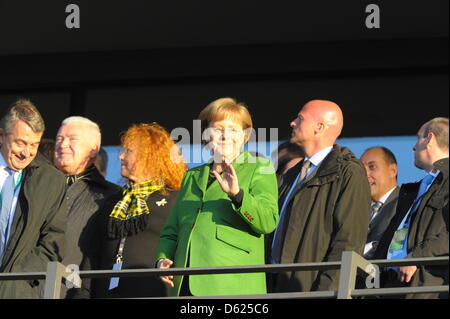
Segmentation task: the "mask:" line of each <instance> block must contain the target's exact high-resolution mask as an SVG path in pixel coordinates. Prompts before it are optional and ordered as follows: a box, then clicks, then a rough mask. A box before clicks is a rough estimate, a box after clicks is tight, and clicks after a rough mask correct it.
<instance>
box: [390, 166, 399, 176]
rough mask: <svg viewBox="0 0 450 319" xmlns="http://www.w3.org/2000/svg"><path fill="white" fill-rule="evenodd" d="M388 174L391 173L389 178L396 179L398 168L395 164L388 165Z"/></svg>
mask: <svg viewBox="0 0 450 319" xmlns="http://www.w3.org/2000/svg"><path fill="white" fill-rule="evenodd" d="M389 172H390V173H391V177H396V176H397V175H398V166H397V164H390V165H389Z"/></svg>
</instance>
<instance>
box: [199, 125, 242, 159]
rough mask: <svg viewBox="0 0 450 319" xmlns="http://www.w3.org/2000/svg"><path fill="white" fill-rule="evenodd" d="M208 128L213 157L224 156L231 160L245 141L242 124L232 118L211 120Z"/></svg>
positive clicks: (220, 157) (239, 151)
mask: <svg viewBox="0 0 450 319" xmlns="http://www.w3.org/2000/svg"><path fill="white" fill-rule="evenodd" d="M208 129H209V130H210V145H211V147H212V150H213V152H214V157H215V159H216V160H217V159H223V158H225V159H226V160H227V161H229V162H232V161H233V160H234V159H235V158H236V157H237V156H238V155H239V154H240V153H241V149H242V147H243V146H244V143H245V132H244V130H243V128H242V125H241V124H240V123H237V122H234V121H232V120H222V121H217V122H212V123H211V124H210V126H209V128H208Z"/></svg>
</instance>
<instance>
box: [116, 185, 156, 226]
mask: <svg viewBox="0 0 450 319" xmlns="http://www.w3.org/2000/svg"><path fill="white" fill-rule="evenodd" d="M163 187H164V186H163V185H160V184H157V183H155V182H154V181H147V182H142V183H134V182H131V181H130V182H129V183H128V184H127V185H126V186H125V187H124V189H123V198H122V199H121V200H120V201H119V202H118V203H117V204H116V206H114V209H113V210H112V212H111V214H110V215H109V217H112V218H116V219H119V220H128V219H130V218H133V217H137V216H140V215H144V214H147V215H148V214H150V210H149V209H148V206H147V202H146V201H145V200H146V199H147V197H148V196H149V195H150V194H153V193H154V192H157V191H159V190H161V189H162V188H163Z"/></svg>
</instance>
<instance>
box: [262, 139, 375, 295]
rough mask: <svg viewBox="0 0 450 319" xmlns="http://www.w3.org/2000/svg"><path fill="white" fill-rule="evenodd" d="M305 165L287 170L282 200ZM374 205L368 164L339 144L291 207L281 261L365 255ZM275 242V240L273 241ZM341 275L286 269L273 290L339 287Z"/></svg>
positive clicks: (304, 185) (281, 194) (300, 190)
mask: <svg viewBox="0 0 450 319" xmlns="http://www.w3.org/2000/svg"><path fill="white" fill-rule="evenodd" d="M301 165H303V161H302V162H300V163H299V164H297V165H296V166H294V167H293V168H292V169H291V170H289V172H288V173H287V174H288V175H287V176H286V178H285V181H286V183H288V184H287V185H280V200H282V198H284V194H285V193H286V191H287V189H289V187H290V185H292V182H293V180H294V179H295V176H296V173H297V174H298V172H299V170H300V169H299V167H298V166H300V167H301ZM291 171H292V172H293V173H291ZM370 203H371V199H370V188H369V183H368V180H367V175H366V171H365V169H364V166H363V165H362V164H361V162H360V161H359V160H358V159H357V158H356V157H355V156H354V155H353V153H352V152H351V151H350V150H349V149H347V148H345V147H341V146H338V145H335V146H334V147H333V150H332V151H331V153H330V154H328V156H327V157H326V158H325V159H324V160H323V162H322V163H321V165H320V166H319V167H318V168H317V169H316V170H315V171H313V172H312V173H311V175H310V176H309V177H308V178H307V180H306V181H305V182H304V183H303V184H302V186H301V187H300V189H299V191H298V192H297V193H296V195H295V196H294V197H293V199H292V200H291V201H290V203H289V206H288V207H287V210H286V213H288V214H289V223H288V226H287V232H286V236H285V240H284V246H283V249H282V254H281V263H283V264H285V263H306V262H327V261H339V260H341V255H342V252H344V251H355V252H357V253H359V254H362V252H363V248H364V244H365V242H366V239H367V229H368V224H369V216H370ZM280 207H281V206H280ZM271 237H272V236H271ZM270 244H271V238H269V240H268V245H270ZM268 256H270V251H269V252H268ZM338 279H339V272H338V271H336V270H327V271H302V272H286V273H280V274H279V276H278V279H277V281H276V283H275V286H274V287H273V288H272V289H270V290H271V291H274V292H294V291H302V292H305V291H314V290H336V289H337V288H338V287H337V285H338Z"/></svg>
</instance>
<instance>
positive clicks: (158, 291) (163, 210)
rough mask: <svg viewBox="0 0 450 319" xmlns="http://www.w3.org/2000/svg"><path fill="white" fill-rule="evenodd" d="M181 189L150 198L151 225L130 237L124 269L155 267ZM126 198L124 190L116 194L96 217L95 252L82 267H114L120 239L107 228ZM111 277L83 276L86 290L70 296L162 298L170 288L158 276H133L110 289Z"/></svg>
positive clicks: (126, 246) (124, 259) (69, 295)
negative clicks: (120, 201) (161, 235)
mask: <svg viewBox="0 0 450 319" xmlns="http://www.w3.org/2000/svg"><path fill="white" fill-rule="evenodd" d="M177 193H178V192H175V191H173V192H169V194H168V195H167V196H165V195H161V194H160V193H159V192H156V193H153V194H151V195H150V196H149V197H148V198H147V205H148V207H149V209H150V215H148V217H149V218H148V221H147V226H146V229H145V230H144V231H141V232H138V233H137V234H135V235H133V236H128V237H127V238H126V241H125V247H124V253H123V266H122V269H143V268H154V267H155V258H156V248H157V246H158V243H159V237H160V233H161V230H162V228H163V226H164V225H165V223H166V220H167V218H168V216H169V214H170V211H171V208H172V206H173V204H174V203H175V199H176V195H177ZM163 198H165V199H166V201H167V204H165V205H163V206H158V205H157V202H159V201H161V200H162V199H163ZM121 199H122V192H121V191H120V192H118V193H116V194H114V195H112V196H111V197H110V198H109V199H108V200H107V201H106V202H105V205H104V206H103V207H102V208H101V209H100V212H101V213H100V214H98V216H97V217H96V220H95V226H94V227H95V234H96V236H95V239H93V246H92V248H93V249H92V252H91V254H90V255H87V256H85V258H84V259H83V262H82V265H81V270H99V269H102V270H112V268H113V265H114V263H115V261H116V255H117V252H118V248H119V242H120V239H110V238H109V236H108V232H107V228H108V223H109V219H110V217H109V215H110V213H111V212H112V210H113V208H114V206H115V205H116V203H117V202H118V201H119V200H121ZM109 281H110V279H109V278H100V279H92V280H89V279H83V281H82V289H72V290H71V291H69V293H68V298H89V297H90V298H138V297H162V296H165V295H166V288H165V285H164V284H163V282H162V281H161V280H160V279H159V278H158V277H129V278H121V279H120V280H119V286H118V287H117V288H115V289H113V290H109V289H108V288H109Z"/></svg>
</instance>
